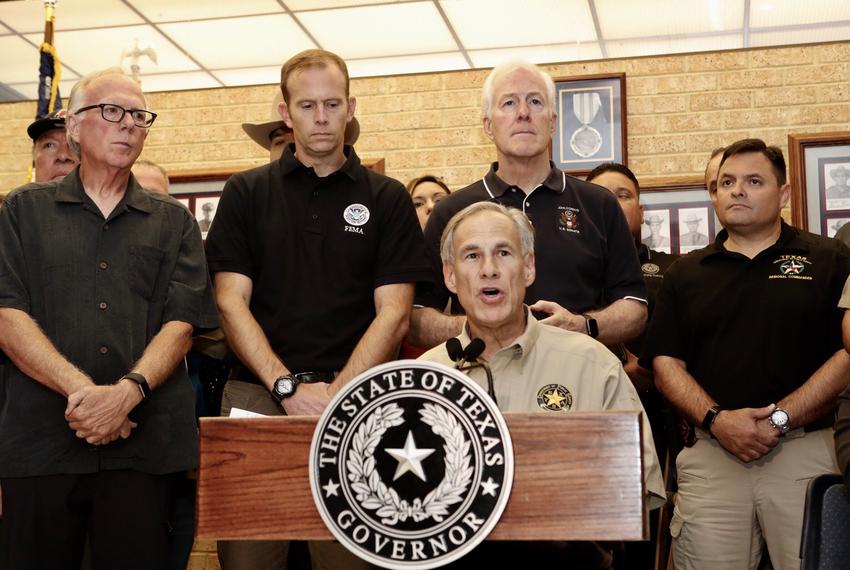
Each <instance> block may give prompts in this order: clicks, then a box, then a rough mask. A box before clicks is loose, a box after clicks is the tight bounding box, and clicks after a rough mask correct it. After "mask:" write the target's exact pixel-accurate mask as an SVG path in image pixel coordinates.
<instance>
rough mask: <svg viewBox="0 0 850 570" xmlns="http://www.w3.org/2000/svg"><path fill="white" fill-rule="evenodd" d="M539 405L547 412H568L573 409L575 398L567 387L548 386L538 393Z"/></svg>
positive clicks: (558, 385)
mask: <svg viewBox="0 0 850 570" xmlns="http://www.w3.org/2000/svg"><path fill="white" fill-rule="evenodd" d="M537 405H538V406H540V408H541V409H543V410H546V411H547V412H566V411H567V410H569V409H570V408H572V407H573V396H572V394H570V391H569V390H568V389H567V388H566V386H561V385H560V384H547V385H546V386H543V387H542V388H540V390H538V391H537Z"/></svg>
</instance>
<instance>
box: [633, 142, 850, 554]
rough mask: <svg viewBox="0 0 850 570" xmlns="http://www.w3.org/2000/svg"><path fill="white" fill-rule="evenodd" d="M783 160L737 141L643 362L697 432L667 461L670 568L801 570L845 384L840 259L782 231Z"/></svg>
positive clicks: (832, 465) (670, 276) (848, 258)
mask: <svg viewBox="0 0 850 570" xmlns="http://www.w3.org/2000/svg"><path fill="white" fill-rule="evenodd" d="M789 194H790V186H789V185H788V184H786V179H785V160H784V159H783V157H782V152H781V151H780V150H779V149H778V148H776V147H768V146H766V145H765V144H764V142H762V141H761V140H757V139H745V140H742V141H738V142H736V143H734V144H732V145H730V146H729V147H728V148H727V149H726V150H725V151H724V153H723V158H722V159H721V162H720V170H719V177H718V184H717V188H716V189H715V190H714V191H713V192H712V193H711V200H712V202H713V204H714V209H715V211H716V213H717V217H718V218H719V220H720V223H721V224H722V225H723V227H724V230H723V231H722V232H720V234H719V235H718V236H717V240H716V241H715V243H714V244H712V245H709V246H707V247H705V248H703V249H700V250H698V251H696V252H693V253H691V254H689V255H688V256H686V257H683V258H681V259H680V260H679V261H677V262H676V263H675V264H674V265H673V266H672V267H671V268H670V270H669V271H668V272H667V275H666V276H665V278H664V283H663V284H662V286H661V292H660V294H659V297H658V303H657V306H656V308H655V313H654V315H653V319H652V323H651V324H650V328H649V332H648V334H647V339H646V345H645V349H644V353H643V355H642V357H641V362H642V363H643V364H644V365H645V366H650V365H651V366H652V367H653V370H654V373H655V382H656V385H657V386H658V388H659V390H661V392H662V393H663V394H664V396H665V397H666V398H667V399H668V400H669V401H670V402H671V403H672V404H673V405H674V406H675V407H676V408H677V409H678V410H679V411H680V413H681V414H682V415H683V416H684V417H685V418H687V419H688V420H689V421H690V422H692V423H693V424H694V425H696V426H697V430H696V431H697V440H696V443H695V444H694V445H693V446H692V447H688V448H685V449H684V450H682V452H681V453H679V456H678V458H677V461H676V466H677V473H678V482H679V491H678V495H677V498H676V507H675V510H674V515H673V519H672V521H671V524H670V531H671V533H672V535H673V553H674V560H675V564H676V568H681V569H691V568H719V567H723V568H755V567H756V565H757V564H758V561H759V559H760V557H761V553H762V549H763V545H764V543H765V542H766V544H767V548H768V551H769V553H770V560H771V562H772V564H773V567H774V568H776V569H778V570H784V569H790V568H799V566H800V560H799V542H800V533H801V528H802V518H803V504H804V501H805V494H806V484H807V482H808V480H809V479H810V478H811V477H813V476H816V475H818V474H820V473H829V472H836V471H837V467H836V459H835V452H834V447H833V444H832V424H833V419H834V416H833V412H834V409H835V403H836V398H837V396H838V394H839V393H840V392H841V391H842V390H843V389H844V388H845V387H846V385H847V378H848V375H850V355H848V353H847V352H846V351H845V350H844V349H843V347H842V344H841V319H842V316H843V311H842V310H840V309H839V308H838V300H839V297H840V296H841V291H842V287H843V286H844V283H845V281H846V279H847V276H848V274H850V251H848V249H847V248H846V247H844V246H843V245H842V244H840V243H838V242H836V241H835V240H830V239H825V238H821V237H819V236H816V235H813V234H810V233H808V232H804V231H802V230H799V229H796V228H792V227H790V226H788V225H786V224H785V223H784V222H783V221H782V218H781V217H780V211H781V209H782V207H783V206H785V204H787V202H788V197H789Z"/></svg>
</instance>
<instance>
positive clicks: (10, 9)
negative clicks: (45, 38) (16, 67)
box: [0, 0, 142, 34]
mask: <svg viewBox="0 0 850 570" xmlns="http://www.w3.org/2000/svg"><path fill="white" fill-rule="evenodd" d="M0 21H2V22H3V23H4V24H6V25H7V26H9V27H10V28H12V29H13V30H15V31H16V32H19V33H22V34H24V33H29V32H43V31H44V2H37V1H34V0H15V1H13V2H0ZM56 22H57V24H56V29H61V30H73V29H78V28H99V27H103V26H126V25H129V24H140V23H142V19H141V18H139V16H138V14H136V13H135V12H133V11H132V10H131V9H130V8H128V7H127V6H126V5H125V4H124V3H123V2H121V1H120V0H72V1H65V2H61V1H60V2H58V3H57V5H56Z"/></svg>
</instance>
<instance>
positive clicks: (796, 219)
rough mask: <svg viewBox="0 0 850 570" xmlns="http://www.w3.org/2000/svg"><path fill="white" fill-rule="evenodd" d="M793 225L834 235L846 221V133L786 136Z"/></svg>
mask: <svg viewBox="0 0 850 570" xmlns="http://www.w3.org/2000/svg"><path fill="white" fill-rule="evenodd" d="M788 156H789V173H790V177H789V182H790V183H791V214H792V220H793V223H794V225H795V226H797V227H800V228H803V229H805V230H808V231H810V232H813V233H816V234H820V235H822V236H826V237H835V234H836V233H837V232H838V230H839V229H841V227H842V226H843V225H844V224H846V223H847V222H850V132H841V133H823V134H813V135H788Z"/></svg>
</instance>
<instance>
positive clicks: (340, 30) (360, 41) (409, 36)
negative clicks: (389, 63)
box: [298, 2, 457, 59]
mask: <svg viewBox="0 0 850 570" xmlns="http://www.w3.org/2000/svg"><path fill="white" fill-rule="evenodd" d="M298 19H299V20H300V21H301V22H302V23H303V24H304V25H305V26H307V28H308V29H310V30H311V31H312V33H313V37H315V38H316V41H317V42H319V43H320V44H321V45H322V47H324V48H325V49H328V50H330V51H332V52H335V53H338V54H339V55H340V56H342V57H343V58H345V59H349V58H372V57H382V56H392V55H398V54H405V53H411V54H413V53H436V52H444V51H449V50H454V49H457V43H456V42H455V41H454V39H453V38H452V36H451V33H449V30H448V28H447V27H446V25H445V22H444V21H443V19H442V17H441V16H440V13H439V11H438V10H437V8H436V7H435V6H434V4H433V3H432V2H411V3H409V4H391V5H382V6H365V7H363V8H344V9H340V10H321V11H316V12H302V13H299V14H298Z"/></svg>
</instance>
